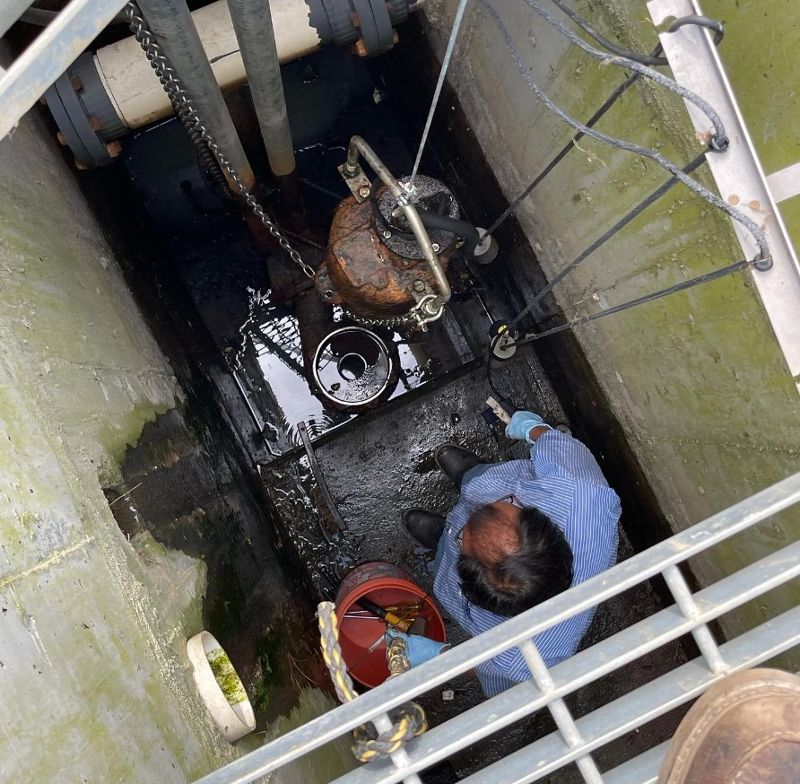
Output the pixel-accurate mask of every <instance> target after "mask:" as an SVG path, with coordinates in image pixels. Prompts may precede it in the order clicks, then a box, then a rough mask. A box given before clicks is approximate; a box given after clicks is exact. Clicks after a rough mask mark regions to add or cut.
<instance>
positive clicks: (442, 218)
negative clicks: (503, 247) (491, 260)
mask: <svg viewBox="0 0 800 784" xmlns="http://www.w3.org/2000/svg"><path fill="white" fill-rule="evenodd" d="M417 212H418V213H419V217H420V220H421V221H422V224H423V225H424V226H425V228H426V229H438V230H439V231H449V232H452V233H453V234H457V235H458V236H459V237H461V239H463V240H464V247H463V248H462V250H463V251H464V258H465V259H466V260H467V261H469V260H470V259H471V258H472V257H473V256H474V255H475V248H476V247H477V246H478V243H479V242H480V240H481V236H480V234H478V230H477V229H476V228H475V227H474V226H473V225H472V224H471V223H467V222H466V221H463V220H458V219H457V218H450V217H449V216H447V215H437V214H436V213H435V212H426V211H425V210H421V209H419V208H417Z"/></svg>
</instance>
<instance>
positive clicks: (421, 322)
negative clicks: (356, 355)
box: [342, 294, 444, 332]
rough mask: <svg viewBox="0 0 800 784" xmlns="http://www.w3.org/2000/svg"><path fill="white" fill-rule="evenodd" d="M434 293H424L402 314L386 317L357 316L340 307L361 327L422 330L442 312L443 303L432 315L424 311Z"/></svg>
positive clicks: (438, 317) (440, 315) (424, 330)
mask: <svg viewBox="0 0 800 784" xmlns="http://www.w3.org/2000/svg"><path fill="white" fill-rule="evenodd" d="M435 296H436V295H435V294H426V295H425V297H423V298H422V299H420V301H419V302H417V303H416V304H415V305H412V306H411V309H410V310H409V311H408V312H407V313H404V314H403V315H402V316H387V317H386V318H378V317H374V318H366V317H364V316H357V315H356V314H355V313H353V312H352V311H350V310H348V309H347V308H342V310H343V311H344V313H345V315H346V316H348V317H349V318H351V319H352V320H353V321H355V322H356V323H357V324H360V325H361V326H362V327H384V328H385V329H395V330H397V329H402V328H403V327H411V328H412V329H420V330H422V331H423V332H427V331H428V324H430V323H431V322H433V321H438V320H439V319H440V318H441V317H442V315H443V314H444V305H440V306H439V309H438V310H437V311H436V313H434V314H433V315H429V314H427V313H426V310H425V308H426V305H427V303H428V301H429V300H431V299H434V298H435Z"/></svg>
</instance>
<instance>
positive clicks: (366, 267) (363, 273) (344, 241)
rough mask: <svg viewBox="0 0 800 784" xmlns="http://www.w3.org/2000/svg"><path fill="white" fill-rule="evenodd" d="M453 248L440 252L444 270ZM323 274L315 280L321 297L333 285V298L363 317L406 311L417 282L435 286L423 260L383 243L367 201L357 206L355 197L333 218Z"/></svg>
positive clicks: (344, 202)
mask: <svg viewBox="0 0 800 784" xmlns="http://www.w3.org/2000/svg"><path fill="white" fill-rule="evenodd" d="M454 247H455V246H453V248H452V249H451V248H448V249H447V250H446V251H445V252H444V253H441V254H440V255H439V258H440V260H441V262H442V266H443V267H444V269H445V270H446V269H447V263H448V261H449V257H450V254H451V252H452V250H453V249H454ZM321 272H323V274H321V275H318V276H317V281H316V285H317V289H318V290H319V292H320V295H324V292H325V290H328V289H332V290H333V291H334V292H335V301H341V302H343V303H344V304H345V305H346V307H347V308H348V309H349V310H352V311H353V312H354V313H356V314H357V315H360V316H364V317H367V318H368V317H372V316H377V317H381V316H394V315H401V314H403V313H405V312H407V311H408V309H409V308H410V307H411V306H412V305H413V304H414V297H413V296H412V293H411V291H412V288H413V286H414V282H415V281H416V280H423V281H424V282H425V283H427V285H428V286H430V287H431V288H435V286H436V281H435V280H434V278H433V275H432V273H431V271H430V268H429V267H428V264H427V262H426V261H425V260H424V259H407V258H404V257H403V256H399V255H397V254H396V253H395V252H394V251H392V250H391V249H390V248H389V247H387V246H386V245H384V243H383V241H382V239H381V237H380V236H379V235H378V233H377V232H376V231H375V229H374V227H373V225H372V206H371V204H370V203H369V202H368V201H367V202H364V203H363V204H358V203H357V202H356V200H355V198H353V197H350V198H347V199H345V200H344V201H343V202H342V203H341V204H340V205H339V208H338V209H337V211H336V214H335V215H334V217H333V221H332V223H331V231H330V235H329V239H328V251H327V253H326V256H325V261H324V262H323V265H322V268H321ZM329 301H331V300H330V298H329Z"/></svg>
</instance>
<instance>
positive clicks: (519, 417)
mask: <svg viewBox="0 0 800 784" xmlns="http://www.w3.org/2000/svg"><path fill="white" fill-rule="evenodd" d="M542 425H545V427H549V425H546V424H545V421H544V419H542V418H541V417H540V416H539V415H538V414H534V413H533V411H517V412H516V413H515V414H514V416H512V417H511V421H510V422H509V423H508V424H507V425H506V435H507V436H508V437H509V438H516V439H517V441H527V442H528V443H529V444H533V441H532V440H531V438H530V435H529V433H530V432H531V430H533V428H534V427H541V426H542Z"/></svg>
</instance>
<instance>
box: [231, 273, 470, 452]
mask: <svg viewBox="0 0 800 784" xmlns="http://www.w3.org/2000/svg"><path fill="white" fill-rule="evenodd" d="M334 321H335V322H342V321H343V313H342V312H341V310H338V309H335V310H334ZM239 334H240V336H241V340H240V343H239V347H238V350H237V351H236V355H235V357H234V358H233V361H232V369H233V370H234V372H235V375H236V377H237V380H238V381H239V383H240V385H241V386H242V390H243V392H244V394H245V396H246V397H247V400H248V403H249V405H250V406H251V409H252V410H253V413H254V416H256V417H257V419H258V421H259V423H260V424H261V426H262V431H263V434H264V438H265V440H266V441H267V444H268V445H269V447H270V451H271V453H272V454H273V455H274V456H275V457H278V456H280V455H282V454H284V453H285V452H287V451H289V450H291V449H293V448H294V447H297V446H300V445H301V441H300V436H299V434H298V433H297V427H296V424H297V422H300V421H304V422H305V423H306V425H307V427H308V431H309V434H310V435H311V437H312V439H313V438H317V437H319V436H321V435H322V434H323V433H326V432H328V431H330V430H333V429H334V428H336V427H340V426H341V425H343V424H345V423H346V422H349V421H351V420H352V419H354V418H355V416H356V414H353V413H348V412H344V411H337V410H335V409H333V408H327V407H326V406H325V404H324V403H323V402H322V401H321V400H320V399H319V398H317V397H315V396H314V395H313V394H312V393H311V390H310V389H309V386H308V382H307V381H306V378H305V376H304V374H303V353H302V349H301V345H300V331H299V329H298V324H297V318H296V317H295V315H294V313H293V312H292V310H291V308H290V307H289V306H285V305H276V304H274V303H272V302H271V301H270V292H269V291H267V292H266V293H262V292H261V291H257V290H254V289H250V288H248V316H247V319H246V320H245V321H244V323H243V324H242V325H241V327H240V328H239ZM393 340H394V342H395V344H396V347H397V350H398V353H399V357H400V365H401V368H400V383H399V384H398V385H397V388H396V389H395V391H394V393H393V394H392V398H396V397H398V396H399V395H402V394H405V393H406V392H408V391H410V390H412V389H415V388H417V387H419V386H421V385H422V384H424V383H426V382H427V381H430V380H431V379H433V378H437V377H439V376H441V375H444V374H445V373H447V372H448V371H450V370H454V369H455V368H457V367H459V366H460V365H461V364H463V363H464V362H466V361H468V360H470V359H471V358H472V357H471V355H467V356H465V355H463V354H462V353H459V352H457V351H455V350H454V349H453V346H452V343H451V342H450V341H449V340H448V339H447V335H446V333H442V334H436V333H434V332H432V333H430V334H428V335H427V336H425V337H424V338H419V339H417V338H415V342H413V343H410V342H408V341H407V340H406V339H404V338H403V337H402V336H401V335H399V334H397V333H395V334H394V335H393Z"/></svg>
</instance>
